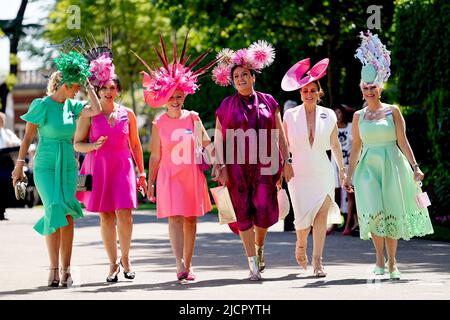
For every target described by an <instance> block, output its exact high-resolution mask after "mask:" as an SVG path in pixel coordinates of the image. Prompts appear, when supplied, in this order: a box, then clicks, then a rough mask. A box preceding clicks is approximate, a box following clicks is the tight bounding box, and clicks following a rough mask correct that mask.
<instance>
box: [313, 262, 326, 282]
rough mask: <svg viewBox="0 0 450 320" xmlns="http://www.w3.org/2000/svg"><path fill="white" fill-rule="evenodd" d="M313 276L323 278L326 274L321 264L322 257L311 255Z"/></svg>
mask: <svg viewBox="0 0 450 320" xmlns="http://www.w3.org/2000/svg"><path fill="white" fill-rule="evenodd" d="M313 268H314V272H313V276H314V277H318V278H324V277H326V276H327V273H326V272H325V270H324V268H323V265H322V257H313Z"/></svg>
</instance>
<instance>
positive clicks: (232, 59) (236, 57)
mask: <svg viewBox="0 0 450 320" xmlns="http://www.w3.org/2000/svg"><path fill="white" fill-rule="evenodd" d="M217 59H218V60H220V63H219V64H218V65H217V66H216V67H215V68H214V69H213V71H212V79H213V81H214V82H215V83H216V84H218V85H219V86H222V87H226V86H229V85H230V84H231V83H232V80H231V70H232V69H233V67H235V66H242V67H245V68H247V69H249V70H253V71H255V72H258V73H259V72H261V70H262V69H264V68H266V67H268V66H270V65H271V64H272V63H273V61H274V60H275V49H274V48H273V47H272V45H271V44H270V43H267V42H266V41H264V40H258V41H256V42H253V43H252V44H251V45H250V47H248V48H246V49H239V50H237V51H233V50H231V49H228V48H224V49H222V50H221V51H220V52H219V53H218V54H217Z"/></svg>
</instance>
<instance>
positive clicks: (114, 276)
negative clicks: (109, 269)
mask: <svg viewBox="0 0 450 320" xmlns="http://www.w3.org/2000/svg"><path fill="white" fill-rule="evenodd" d="M110 266H113V265H112V264H110ZM114 266H115V267H116V271H115V272H113V274H112V275H111V276H109V275H108V276H107V277H106V282H117V281H119V277H118V276H117V275H118V274H119V273H120V265H119V264H118V263H115V264H114Z"/></svg>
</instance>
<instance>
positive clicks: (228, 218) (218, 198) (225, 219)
mask: <svg viewBox="0 0 450 320" xmlns="http://www.w3.org/2000/svg"><path fill="white" fill-rule="evenodd" d="M210 190H211V193H212V195H213V198H214V202H215V203H216V206H217V210H219V223H220V224H228V223H232V222H236V221H237V220H236V214H235V212H234V208H233V203H232V202H231V198H230V193H229V192H228V188H227V187H226V186H219V187H215V188H211V189H210Z"/></svg>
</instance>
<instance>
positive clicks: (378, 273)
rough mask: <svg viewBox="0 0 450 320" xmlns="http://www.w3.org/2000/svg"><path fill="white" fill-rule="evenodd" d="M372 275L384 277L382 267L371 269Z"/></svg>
mask: <svg viewBox="0 0 450 320" xmlns="http://www.w3.org/2000/svg"><path fill="white" fill-rule="evenodd" d="M373 274H375V275H377V276H382V275H384V267H378V266H375V268H374V269H373Z"/></svg>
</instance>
